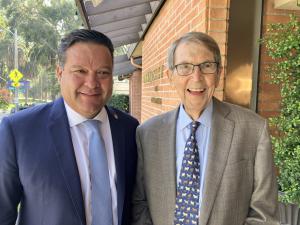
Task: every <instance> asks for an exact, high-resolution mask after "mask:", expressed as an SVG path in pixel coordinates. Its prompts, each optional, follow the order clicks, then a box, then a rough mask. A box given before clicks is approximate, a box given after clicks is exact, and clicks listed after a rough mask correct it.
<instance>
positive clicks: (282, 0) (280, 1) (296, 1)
mask: <svg viewBox="0 0 300 225" xmlns="http://www.w3.org/2000/svg"><path fill="white" fill-rule="evenodd" d="M275 9H288V10H300V0H275Z"/></svg>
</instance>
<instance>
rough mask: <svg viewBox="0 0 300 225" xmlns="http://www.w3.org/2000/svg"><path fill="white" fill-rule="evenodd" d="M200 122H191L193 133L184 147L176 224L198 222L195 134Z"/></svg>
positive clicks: (184, 224) (183, 224)
mask: <svg viewBox="0 0 300 225" xmlns="http://www.w3.org/2000/svg"><path fill="white" fill-rule="evenodd" d="M199 124H200V123H199V122H198V121H193V122H192V123H191V135H190V137H189V138H188V140H187V142H186V145H185V149H184V156H183V159H182V166H181V170H180V176H179V182H178V186H177V196H176V208H175V219H174V225H192V224H193V225H194V224H198V212H199V193H200V162H199V151H198V146H197V141H196V138H195V134H196V130H197V128H198V126H199Z"/></svg>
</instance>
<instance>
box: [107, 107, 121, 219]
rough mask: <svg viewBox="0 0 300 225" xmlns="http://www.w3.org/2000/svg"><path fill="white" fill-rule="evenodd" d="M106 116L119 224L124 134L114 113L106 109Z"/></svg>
mask: <svg viewBox="0 0 300 225" xmlns="http://www.w3.org/2000/svg"><path fill="white" fill-rule="evenodd" d="M106 111H107V114H108V119H109V124H110V129H111V136H112V141H113V147H114V156H115V165H116V173H117V184H116V187H117V203H118V221H119V224H121V222H122V213H123V205H124V196H125V177H126V175H125V151H124V148H123V147H122V146H124V138H125V133H124V130H123V128H124V127H123V126H122V124H121V120H119V118H118V115H117V114H116V112H115V111H114V110H113V109H111V108H109V107H106Z"/></svg>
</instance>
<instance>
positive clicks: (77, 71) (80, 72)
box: [74, 70, 85, 74]
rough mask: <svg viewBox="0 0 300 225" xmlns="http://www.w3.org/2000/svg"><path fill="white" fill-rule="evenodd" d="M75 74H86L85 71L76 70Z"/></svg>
mask: <svg viewBox="0 0 300 225" xmlns="http://www.w3.org/2000/svg"><path fill="white" fill-rule="evenodd" d="M74 73H77V74H83V73H85V71H84V70H75V71H74Z"/></svg>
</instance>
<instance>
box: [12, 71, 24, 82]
mask: <svg viewBox="0 0 300 225" xmlns="http://www.w3.org/2000/svg"><path fill="white" fill-rule="evenodd" d="M22 77H23V74H22V73H21V72H20V71H19V70H17V69H14V70H12V71H11V72H10V74H9V78H10V79H11V80H12V81H13V82H14V83H18V81H19V80H21V79H22Z"/></svg>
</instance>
